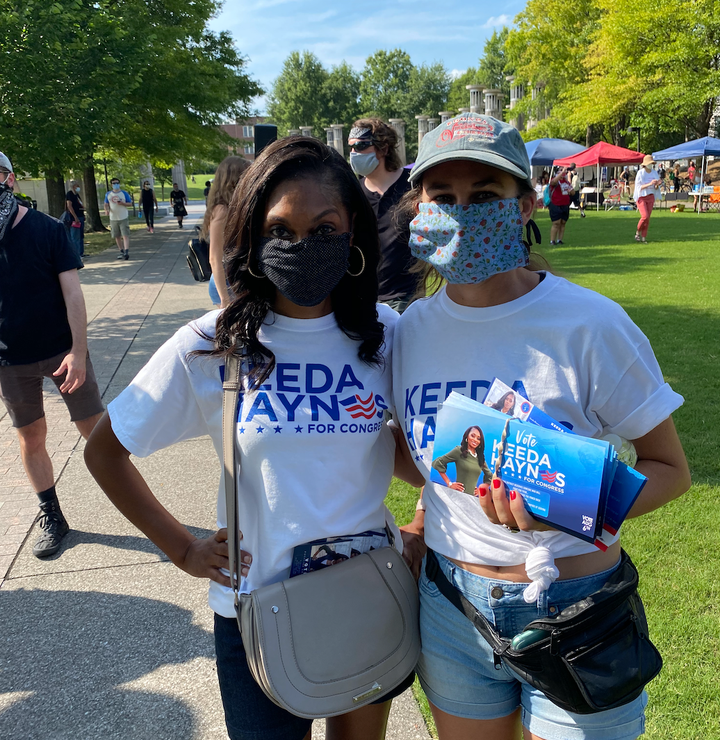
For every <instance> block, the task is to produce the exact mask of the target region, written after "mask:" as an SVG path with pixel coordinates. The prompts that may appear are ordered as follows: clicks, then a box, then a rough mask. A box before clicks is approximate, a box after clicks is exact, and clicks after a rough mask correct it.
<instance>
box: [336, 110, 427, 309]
mask: <svg viewBox="0 0 720 740" xmlns="http://www.w3.org/2000/svg"><path fill="white" fill-rule="evenodd" d="M397 143H398V138H397V133H396V132H395V129H394V128H393V127H392V126H390V125H388V124H387V123H385V122H384V121H381V120H380V119H379V118H362V119H360V120H359V121H355V123H353V126H352V129H351V130H350V136H349V137H348V146H349V147H350V166H351V167H352V168H353V172H355V174H356V175H358V176H359V177H360V186H361V187H362V189H363V192H364V193H365V196H366V197H367V199H368V201H369V202H370V205H371V206H372V209H373V211H374V212H375V215H376V216H377V221H378V234H379V236H380V266H379V267H378V280H379V282H380V300H381V301H382V302H383V303H387V304H388V305H389V306H391V307H392V308H394V309H395V310H396V311H398V312H399V313H402V312H403V311H404V310H405V308H406V307H407V305H408V303H410V300H411V299H412V296H413V294H414V293H415V287H416V285H417V276H416V275H415V273H413V272H412V271H411V267H412V266H413V264H414V263H415V260H413V258H412V255H411V254H410V248H409V247H408V231H407V224H408V221H407V219H405V220H401V221H398V219H397V217H396V210H397V206H398V203H399V202H400V199H401V198H402V197H403V195H405V193H407V191H408V190H409V189H410V184H409V181H408V171H407V170H406V169H404V168H403V166H402V162H401V161H400V157H399V156H398V153H397V148H396V147H397Z"/></svg>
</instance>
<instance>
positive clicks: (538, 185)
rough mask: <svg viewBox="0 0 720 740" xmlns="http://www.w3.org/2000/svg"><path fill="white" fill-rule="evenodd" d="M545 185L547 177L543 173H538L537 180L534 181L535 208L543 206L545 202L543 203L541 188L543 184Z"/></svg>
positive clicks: (542, 188) (543, 186)
mask: <svg viewBox="0 0 720 740" xmlns="http://www.w3.org/2000/svg"><path fill="white" fill-rule="evenodd" d="M546 185H547V178H546V177H545V175H540V176H539V177H538V179H537V182H536V183H535V195H536V200H535V207H536V208H545V203H543V190H544V188H545V186H546Z"/></svg>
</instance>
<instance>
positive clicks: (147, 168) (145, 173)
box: [140, 162, 155, 188]
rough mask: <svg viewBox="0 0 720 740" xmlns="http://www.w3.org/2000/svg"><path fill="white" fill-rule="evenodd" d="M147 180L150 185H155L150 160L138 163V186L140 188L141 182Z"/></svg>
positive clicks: (152, 186)
mask: <svg viewBox="0 0 720 740" xmlns="http://www.w3.org/2000/svg"><path fill="white" fill-rule="evenodd" d="M145 180H147V181H148V182H149V183H150V187H151V188H154V187H155V176H154V175H153V171H152V165H151V164H150V162H146V163H145V164H141V165H140V187H141V188H142V186H143V183H144V182H145Z"/></svg>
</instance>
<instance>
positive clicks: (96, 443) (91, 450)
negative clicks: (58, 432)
mask: <svg viewBox="0 0 720 740" xmlns="http://www.w3.org/2000/svg"><path fill="white" fill-rule="evenodd" d="M85 463H86V465H87V467H88V470H89V471H90V473H91V474H92V476H93V477H94V478H95V480H96V481H97V483H98V485H99V486H100V488H102V490H103V491H104V492H105V495H106V496H107V497H108V498H109V499H110V501H112V503H113V504H114V505H115V507H116V508H117V509H118V510H119V511H120V512H121V513H122V514H123V516H125V517H126V518H127V519H128V520H129V521H131V522H132V523H133V524H134V525H135V526H136V527H137V528H138V529H139V530H140V531H142V532H143V533H144V534H145V535H146V536H147V537H148V538H149V539H150V540H152V541H153V542H154V543H155V544H156V545H157V546H158V547H159V548H160V549H161V550H162V551H163V552H164V553H165V554H166V555H167V556H168V557H169V558H170V560H171V561H172V562H173V563H174V564H175V565H177V566H179V567H182V565H183V563H184V561H185V556H186V554H187V552H188V549H189V548H190V545H191V544H192V543H193V542H194V541H195V539H196V538H195V537H194V536H193V535H192V534H190V532H188V530H187V529H186V528H185V527H184V526H183V525H182V524H181V523H180V522H179V521H178V520H177V519H175V517H174V516H173V515H172V514H170V512H169V511H168V510H167V509H166V508H165V507H164V506H163V505H162V504H161V503H160V502H159V501H158V500H157V499H156V498H155V496H154V495H153V493H152V491H151V490H150V488H149V487H148V485H147V483H146V482H145V479H144V478H143V477H142V475H140V472H139V471H138V469H137V468H136V467H135V466H134V465H133V464H132V462H130V453H129V452H128V451H127V450H126V449H125V448H124V447H123V446H122V445H121V444H120V442H119V441H118V438H117V437H116V436H115V433H114V432H113V430H112V426H111V424H110V418H109V416H108V414H107V412H106V413H105V414H104V416H103V417H102V418H101V419H100V421H99V422H98V423H97V425H96V427H95V429H94V430H93V433H92V434H91V436H90V439H89V440H88V442H87V445H86V447H85Z"/></svg>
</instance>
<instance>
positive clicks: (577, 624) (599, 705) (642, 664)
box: [425, 550, 662, 714]
mask: <svg viewBox="0 0 720 740" xmlns="http://www.w3.org/2000/svg"><path fill="white" fill-rule="evenodd" d="M425 573H426V574H427V577H428V578H429V579H430V580H431V581H433V583H435V585H436V586H437V587H438V589H439V591H440V593H442V594H443V596H445V598H446V599H447V600H448V601H450V603H451V604H453V605H454V606H456V607H457V608H458V609H459V610H460V611H461V612H462V613H463V614H464V615H465V616H466V617H467V618H468V619H469V620H470V621H471V622H472V623H473V625H475V629H477V631H478V632H479V633H480V634H481V635H482V636H483V637H484V638H485V639H486V640H487V642H488V643H489V645H490V647H491V648H492V649H493V653H494V657H495V667H496V668H497V669H500V668H501V667H502V664H503V663H504V664H505V665H506V666H507V667H508V668H510V669H511V670H512V671H514V672H515V673H516V674H517V675H518V676H520V677H521V678H523V679H525V681H527V682H528V683H529V684H530V685H531V686H533V687H534V688H536V689H538V690H539V691H542V693H543V694H545V696H547V698H548V699H550V701H552V702H553V703H554V704H557V706H559V707H561V708H562V709H565V710H567V711H568V712H574V713H576V714H592V713H594V712H602V711H605V710H606V709H614V708H615V707H620V706H622V705H623V704H627V703H629V702H631V701H633V699H636V698H637V697H638V696H640V694H641V693H642V690H643V687H644V686H645V685H646V684H647V683H649V682H650V681H651V680H652V679H653V678H655V676H657V674H658V673H659V672H660V669H661V668H662V658H661V657H660V653H659V652H658V650H657V648H656V647H655V646H654V645H653V644H652V642H650V638H649V637H648V626H647V620H646V619H645V610H644V609H643V605H642V601H641V600H640V596H639V595H638V592H637V585H638V572H637V569H636V568H635V566H634V565H633V563H632V560H630V558H629V557H628V555H627V553H626V552H625V551H624V550H623V551H622V556H621V559H620V565H619V566H618V568H617V569H616V570H615V571H613V573H612V574H611V576H610V577H609V578H608V580H607V582H606V583H605V585H603V587H602V588H601V589H600V590H599V591H595V593H592V594H590V595H589V596H587V597H586V598H584V599H582V600H581V601H578V602H576V603H575V604H571V605H570V606H569V607H567V608H566V609H563V610H562V611H561V612H560V613H559V614H557V615H555V616H553V617H545V618H542V619H535V620H533V621H532V622H530V624H528V625H527V627H525V631H524V632H523V633H522V635H525V634H526V633H527V634H528V635H529V636H530V637H531V639H532V643H531V644H529V645H528V646H527V647H522V648H518V649H516V648H513V646H512V640H511V639H508V638H505V637H501V636H500V635H499V634H498V632H497V631H496V630H495V628H494V627H493V626H492V625H491V624H490V622H488V620H487V619H486V618H485V617H484V616H483V615H482V614H480V612H478V610H477V609H476V608H475V607H474V606H473V605H472V604H471V603H470V602H469V601H468V600H467V599H466V598H465V597H464V596H463V595H462V594H461V593H460V592H459V591H458V590H457V589H456V588H455V587H454V586H453V585H452V584H451V583H450V581H448V579H447V578H446V576H445V574H444V573H443V572H442V570H441V569H440V567H439V565H438V561H437V558H436V557H435V553H434V552H433V551H432V550H428V552H427V561H426V564H425ZM531 631H536V632H531Z"/></svg>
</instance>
